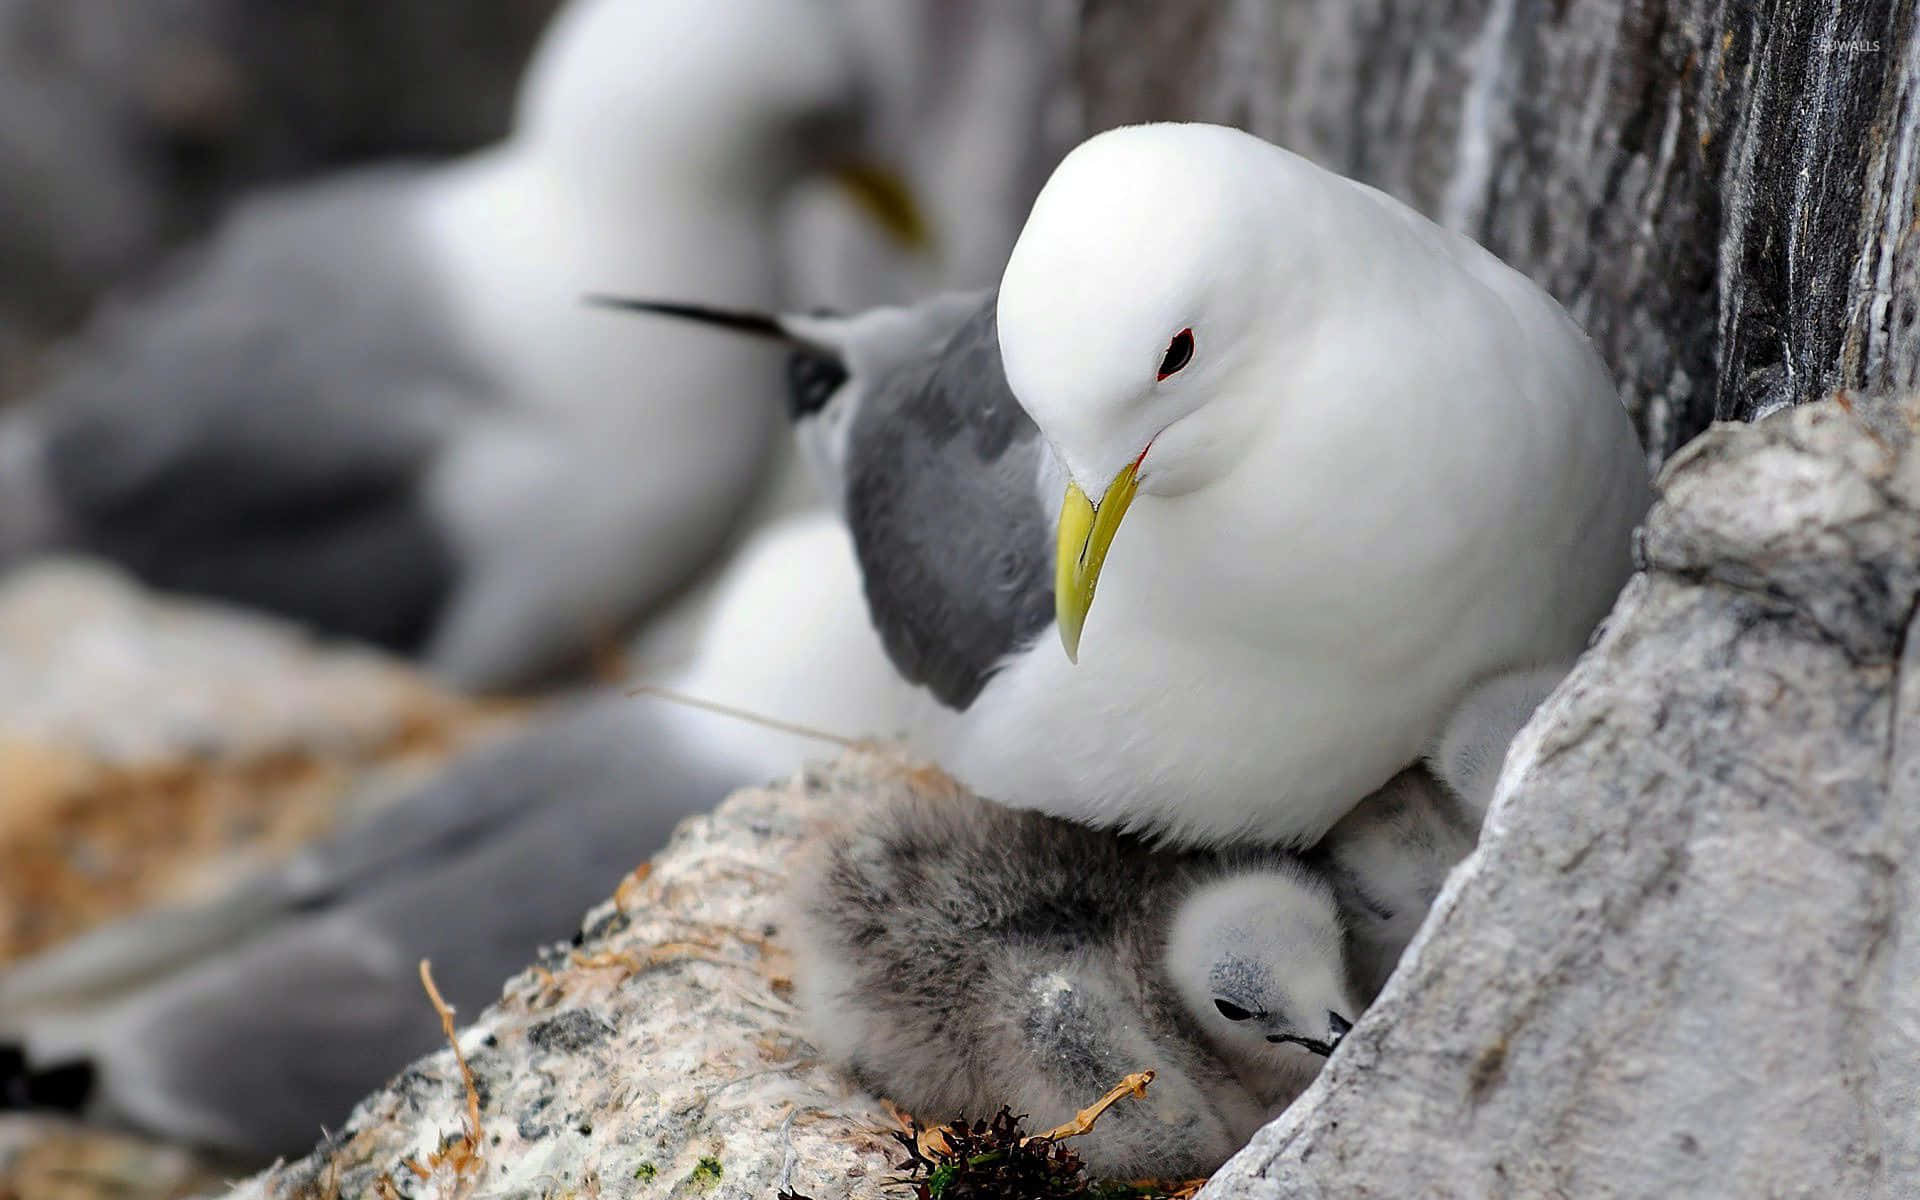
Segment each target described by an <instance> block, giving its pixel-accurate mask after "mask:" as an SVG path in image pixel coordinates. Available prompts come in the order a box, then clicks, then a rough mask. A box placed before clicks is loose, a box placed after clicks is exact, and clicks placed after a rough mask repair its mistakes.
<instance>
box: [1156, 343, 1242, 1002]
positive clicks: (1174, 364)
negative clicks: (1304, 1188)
mask: <svg viewBox="0 0 1920 1200" xmlns="http://www.w3.org/2000/svg"><path fill="white" fill-rule="evenodd" d="M1192 361H1193V330H1191V329H1182V330H1181V331H1180V332H1179V333H1176V334H1174V335H1173V340H1172V341H1171V342H1168V343H1167V356H1166V357H1165V358H1163V359H1161V360H1160V378H1162V379H1165V378H1166V377H1167V376H1169V375H1173V374H1176V373H1178V372H1179V370H1180V368H1182V367H1184V366H1186V365H1187V364H1188V363H1190V362H1192ZM1234 1019H1235V1020H1239V1019H1240V1018H1238V1017H1236V1018H1234Z"/></svg>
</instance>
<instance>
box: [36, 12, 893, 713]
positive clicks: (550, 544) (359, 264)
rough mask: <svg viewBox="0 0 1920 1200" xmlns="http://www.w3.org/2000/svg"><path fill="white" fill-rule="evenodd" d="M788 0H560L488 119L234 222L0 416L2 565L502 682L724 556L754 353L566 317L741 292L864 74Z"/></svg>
mask: <svg viewBox="0 0 1920 1200" xmlns="http://www.w3.org/2000/svg"><path fill="white" fill-rule="evenodd" d="M841 15H842V14H840V12H839V11H838V10H837V9H835V8H834V7H831V6H826V5H820V4H814V3H805V2H803V0H741V2H739V3H730V4H727V5H712V4H708V3H705V2H704V0H574V2H573V3H572V4H570V5H569V6H568V7H567V9H566V10H564V11H563V12H562V14H561V15H560V17H559V18H558V19H557V20H556V22H555V25H554V27H553V28H552V29H551V30H550V31H549V33H548V35H547V37H546V38H545V40H544V41H543V43H542V45H541V48H540V50H539V51H538V53H537V54H536V56H535V60H534V62H533V65H532V67H531V68H530V70H529V72H528V76H527V79H526V81H525V83H524V84H523V87H522V92H521V97H520V103H519V107H518V112H517V116H516V121H515V132H514V135H513V137H512V138H511V139H509V140H508V141H507V142H505V143H503V144H502V145H501V146H499V147H497V148H494V149H492V150H490V151H487V152H484V153H481V154H479V155H476V156H473V157H471V158H469V159H466V160H463V161H460V162H458V163H456V164H454V165H452V166H449V167H446V168H443V169H434V170H427V169H408V168H385V169H379V170H372V171H365V172H359V173H355V174H351V175H347V176H344V177H341V178H339V179H335V180H331V181H327V182H324V183H321V184H316V185H310V186H307V187H303V188H299V189H294V190H289V191H286V192H283V193H279V194H274V195H270V196H266V197H263V198H261V199H259V200H257V201H255V202H252V203H250V204H247V205H245V206H243V207H242V209H241V210H240V212H239V213H238V214H237V215H236V216H235V217H234V218H233V219H232V220H230V221H229V222H228V223H227V224H226V225H225V226H224V227H223V228H222V229H221V230H220V231H219V233H218V234H217V236H216V237H215V238H214V239H213V240H212V242H211V243H210V244H209V245H208V246H207V247H206V248H205V249H204V251H203V252H202V253H201V254H200V255H199V256H198V257H197V258H196V259H194V260H192V261H190V262H188V263H186V264H184V265H183V269H181V270H180V271H179V272H178V273H177V274H176V275H174V276H173V277H172V278H170V279H168V280H166V281H164V282H163V284H162V285H161V286H160V287H159V288H158V289H157V290H155V291H154V292H153V293H152V294H150V295H149V296H147V297H145V298H143V299H141V300H140V301H139V302H137V303H135V304H132V305H126V306H123V307H122V308H120V309H119V310H117V311H111V310H110V311H108V312H107V313H106V314H105V315H104V316H103V317H102V318H101V319H100V320H98V321H97V322H96V323H95V325H94V326H93V327H92V328H91V329H90V330H89V331H88V332H87V333H86V334H85V335H84V336H83V337H82V338H81V339H79V340H78V341H77V342H76V343H75V344H73V345H71V346H70V347H68V348H67V351H66V352H65V355H64V357H63V362H62V364H61V369H59V370H58V371H56V372H55V373H54V377H53V379H52V380H51V381H50V384H49V386H48V387H46V388H45V389H43V390H42V391H41V392H40V394H38V395H37V396H35V397H33V398H32V402H31V403H30V404H29V405H27V406H26V408H25V409H24V411H22V412H21V413H19V414H17V415H16V416H13V417H10V418H9V419H8V420H7V422H5V423H0V566H3V565H4V564H5V562H6V561H7V560H8V559H9V558H10V557H13V556H17V555H19V554H22V553H25V552H30V551H33V550H37V549H42V548H45V547H48V546H51V545H60V546H66V547H72V548H78V549H83V550H87V551H90V552H93V553H97V554H102V555H105V556H107V557H109V558H113V559H115V560H117V561H120V562H122V563H123V564H126V565H128V566H130V567H132V568H133V569H134V570H136V571H137V572H139V573H140V574H141V575H143V576H144V577H145V578H147V579H148V580H149V581H150V582H153V583H155V584H158V585H160V586H163V587H170V588H174V589H178V590H184V591H192V592H200V593H205V594H212V595H218V596H222V597H225V598H229V599H233V600H238V601H241V602H244V603H248V604H252V605H256V606H259V607H263V608H268V609H273V610H276V611H280V612H284V613H287V614H289V615H292V616H294V617H297V618H301V619H304V620H306V621H309V622H311V623H313V624H315V625H318V626H320V627H322V628H325V629H328V630H332V631H335V632H339V633H344V634H348V635H351V636H355V637H360V638H364V639H367V640H370V641H374V642H379V643H382V644H386V645H389V646H396V647H402V648H407V649H412V650H417V651H419V652H421V653H422V654H423V655H424V656H425V658H426V660H427V661H428V663H429V664H430V665H431V666H432V667H434V668H435V669H437V670H438V671H439V672H441V673H442V674H443V675H445V676H446V677H448V678H450V679H452V680H453V681H455V682H458V683H461V684H464V685H468V686H477V687H500V686H511V685H515V684H520V683H524V682H528V681H530V680H533V679H537V678H538V677H540V676H541V675H542V674H544V673H546V672H549V671H551V670H553V669H555V668H556V667H560V666H563V665H566V664H567V663H569V662H570V661H574V660H577V659H579V658H580V657H581V656H582V655H583V654H584V652H585V651H586V650H588V649H589V648H590V646H591V645H592V644H593V643H594V642H595V640H596V639H599V638H610V637H613V636H615V635H617V634H618V633H619V632H620V631H621V630H622V629H623V628H624V627H625V626H626V625H627V624H628V623H629V622H630V621H631V620H633V619H634V618H636V617H638V616H640V615H642V614H644V613H645V612H646V611H647V610H648V609H650V608H651V607H653V606H654V605H656V604H657V603H658V602H659V601H660V600H661V599H663V598H664V597H665V596H667V595H669V594H671V592H672V591H673V590H674V589H675V588H677V587H678V586H680V585H681V584H682V583H684V582H685V581H686V580H687V579H688V578H689V577H690V576H691V575H692V574H693V573H694V572H695V571H697V570H698V569H699V568H700V567H701V566H702V565H703V564H704V563H705V562H706V561H707V560H708V558H709V557H710V556H711V555H712V554H714V553H715V552H716V551H717V550H718V549H719V548H720V547H721V545H722V544H723V542H724V540H725V538H726V536H727V535H728V533H729V532H730V530H731V529H732V528H733V527H734V525H735V523H736V522H737V521H738V520H739V518H740V517H741V515H742V513H743V511H744V509H745V506H746V504H747V503H748V501H749V500H750V499H751V497H752V494H753V492H754V489H755V486H756V484H757V483H758V481H759V476H760V473H761V471H762V469H763V467H764V466H765V464H766V461H767V457H768V455H769V453H770V451H771V449H772V447H773V445H774V440H775V435H776V433H777V425H778V405H777V403H776V402H775V400H774V396H775V385H776V378H777V373H776V366H775V360H774V358H773V357H772V355H771V354H766V355H757V354H749V355H742V354H741V353H740V350H739V347H738V346H737V345H734V344H731V343H729V342H727V341H725V340H724V339H721V338H718V337H714V336H712V335H709V334H706V333H702V332H689V331H687V330H684V329H673V328H667V327H661V328H657V329H655V328H643V327H639V326H636V325H634V324H632V323H622V322H619V321H616V320H614V319H611V318H609V317H607V316H605V315H604V314H596V313H592V312H589V311H585V310H583V309H582V307H581V306H580V304H579V296H580V294H581V293H582V292H583V291H586V290H590V289H593V288H596V287H598V288H614V287H618V288H622V289H646V290H649V291H654V292H660V293H666V294H675V293H689V292H697V293H699V294H702V295H711V296H715V297H718V298H722V299H725V300H729V301H733V302H743V303H744V302H750V301H751V302H764V301H766V300H768V299H770V298H771V297H772V294H773V292H774V288H775V282H776V281H775V278H774V274H775V248H774V246H773V237H774V232H773V223H774V216H775V210H776V209H777V207H778V205H779V204H780V202H781V201H782V200H783V198H784V197H785V196H786V194H787V193H788V192H789V191H790V190H791V188H792V187H793V186H794V185H796V184H797V183H799V182H800V181H801V180H803V179H805V178H807V177H809V176H812V175H816V174H821V173H826V172H829V171H838V172H840V173H841V174H842V175H843V177H844V178H846V179H847V180H849V182H851V183H854V184H855V185H856V187H857V194H858V195H859V196H861V197H863V198H864V199H865V200H867V201H868V202H869V203H868V207H869V208H870V209H872V210H873V211H874V212H876V213H877V214H878V215H879V216H880V217H881V218H882V219H883V221H886V222H889V223H891V224H892V225H893V226H894V227H895V228H896V229H897V230H898V231H899V232H901V233H902V234H903V235H904V234H911V233H912V232H913V231H914V230H913V220H914V218H913V216H912V214H911V211H910V210H909V209H908V208H906V207H904V206H903V205H902V204H900V203H899V202H898V201H899V195H898V193H897V192H892V191H889V189H888V188H887V187H886V186H885V184H884V182H883V179H884V177H883V176H882V175H880V174H879V173H877V172H875V171H873V170H871V169H870V168H867V167H864V166H858V165H857V164H856V156H855V150H856V148H857V147H858V145H859V141H860V134H861V118H862V112H861V109H862V104H863V100H864V94H865V84H864V80H863V69H864V68H863V66H862V61H861V59H860V57H859V55H858V53H857V52H856V50H855V48H854V43H853V40H852V39H850V38H848V37H847V36H846V30H845V29H843V28H841V26H840V24H839V20H840V19H841Z"/></svg>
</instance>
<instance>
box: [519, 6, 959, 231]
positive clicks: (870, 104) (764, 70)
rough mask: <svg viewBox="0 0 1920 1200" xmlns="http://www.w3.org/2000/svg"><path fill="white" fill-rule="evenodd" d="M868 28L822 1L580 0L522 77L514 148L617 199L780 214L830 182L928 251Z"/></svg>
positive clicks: (566, 11) (543, 42) (885, 228)
mask: <svg viewBox="0 0 1920 1200" xmlns="http://www.w3.org/2000/svg"><path fill="white" fill-rule="evenodd" d="M858 32H859V30H857V29H856V28H855V27H854V25H853V22H852V20H851V18H850V17H849V15H848V14H846V13H843V12H841V11H839V10H838V9H837V8H835V7H832V6H829V5H823V4H820V3H817V2H815V0H726V2H725V3H718V4H716V3H713V2H712V0H573V2H572V3H569V4H567V5H566V6H565V7H564V8H563V9H562V10H561V12H560V14H559V15H558V16H557V17H556V18H555V19H554V21H553V24H552V25H551V26H550V28H549V29H548V30H547V33H546V35H545V36H544V37H543V38H542V40H541V43H540V46H539V49H538V50H537V51H536V52H535V55H534V58H533V61H532V62H531V64H530V65H529V66H528V68H527V72H526V75H525V78H524V80H523V82H522V84H521V88H520V94H519V99H518V104H517V109H516V113H515V118H514V140H515V143H516V145H517V146H519V147H520V148H521V149H522V150H523V151H526V152H528V153H530V154H533V155H536V156H538V157H539V158H540V159H542V160H543V161H545V162H547V163H549V164H551V165H553V166H555V167H557V168H558V169H559V170H561V171H562V172H563V173H564V174H566V175H567V176H568V177H570V178H576V179H580V180H583V181H586V182H588V183H590V184H591V185H592V186H593V187H594V188H595V189H596V190H597V191H599V192H601V193H604V194H605V198H606V199H607V200H608V201H609V202H612V203H619V202H621V199H622V197H623V195H624V194H626V193H627V192H629V191H634V190H643V191H645V192H648V193H652V192H657V191H663V190H672V191H676V192H679V193H682V194H687V195H691V196H695V197H705V198H707V199H710V200H712V201H714V202H716V203H717V202H720V201H727V200H734V199H737V198H739V197H748V198H752V199H757V200H760V201H762V202H773V201H777V200H778V199H779V198H780V197H782V196H783V195H785V193H786V191H787V189H788V188H790V187H791V186H792V185H794V184H796V183H798V182H799V181H801V180H802V179H803V178H806V177H808V176H811V175H813V174H815V173H821V174H825V175H827V176H829V177H831V178H833V179H835V180H836V181H837V182H839V183H840V184H842V185H843V186H844V187H845V189H846V191H847V193H848V195H849V197H850V199H851V200H852V201H853V203H854V204H855V206H856V207H857V208H859V209H860V210H861V211H862V212H863V213H864V214H865V215H867V216H869V217H870V218H872V219H873V220H874V221H875V222H876V223H877V224H879V225H880V227H881V228H882V230H883V231H885V232H886V233H888V234H890V235H892V236H894V237H895V238H897V239H898V240H899V241H901V242H902V243H903V244H905V245H907V246H909V247H915V248H918V247H923V246H924V245H925V244H926V243H927V240H928V230H927V227H926V223H925V220H924V218H923V216H922V214H921V212H920V210H919V208H918V207H917V205H916V203H915V201H914V200H913V197H912V196H911V194H910V192H909V190H908V188H907V186H906V183H905V180H904V177H903V176H902V175H901V173H900V172H899V171H898V170H897V169H895V168H893V167H892V166H890V165H887V164H884V163H882V162H881V161H880V160H879V159H878V158H877V157H875V156H874V155H873V150H874V148H875V145H876V143H877V142H878V141H879V140H880V139H879V134H880V131H879V129H878V126H877V123H876V122H877V117H876V114H875V111H874V109H875V105H874V100H875V95H876V89H877V88H878V86H879V80H878V74H879V64H878V63H877V62H876V61H875V60H874V55H873V53H872V52H871V50H870V48H869V47H868V45H867V44H866V43H865V42H864V41H863V40H862V39H861V38H859V37H857V36H856V34H857V33H858Z"/></svg>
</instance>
